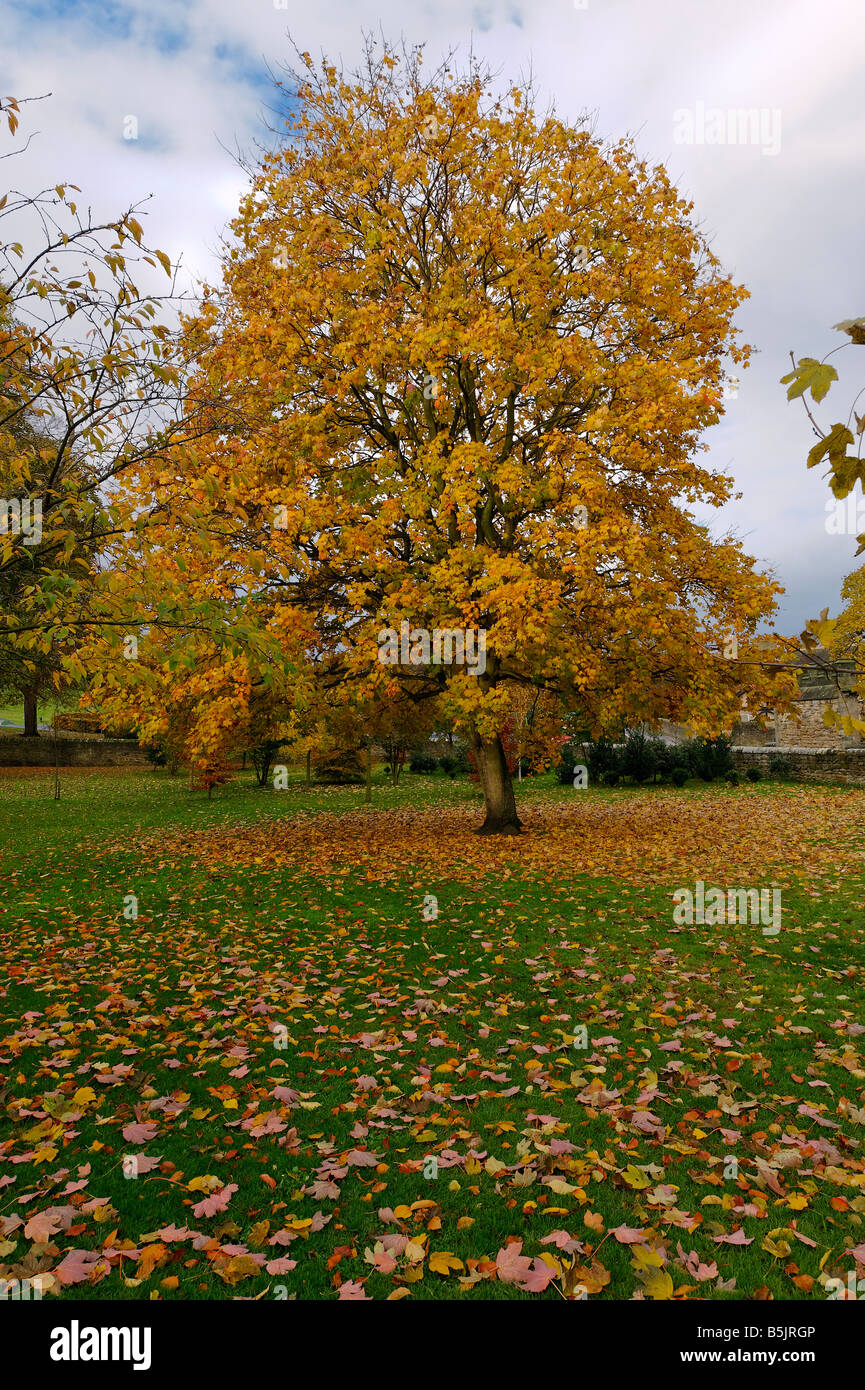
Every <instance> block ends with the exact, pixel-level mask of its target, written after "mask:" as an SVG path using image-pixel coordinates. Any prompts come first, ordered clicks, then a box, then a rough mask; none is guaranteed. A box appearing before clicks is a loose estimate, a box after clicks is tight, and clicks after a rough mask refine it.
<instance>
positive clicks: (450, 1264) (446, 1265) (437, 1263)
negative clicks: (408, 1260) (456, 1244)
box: [429, 1250, 465, 1274]
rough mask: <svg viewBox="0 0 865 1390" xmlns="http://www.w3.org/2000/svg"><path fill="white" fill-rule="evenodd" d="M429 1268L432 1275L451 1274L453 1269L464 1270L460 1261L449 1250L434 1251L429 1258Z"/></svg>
mask: <svg viewBox="0 0 865 1390" xmlns="http://www.w3.org/2000/svg"><path fill="white" fill-rule="evenodd" d="M429 1267H430V1269H431V1270H432V1272H433V1274H451V1273H453V1271H454V1270H455V1269H465V1265H464V1264H463V1262H462V1260H459V1259H457V1257H456V1255H453V1254H451V1252H450V1250H436V1251H435V1252H434V1253H433V1254H432V1255H430V1257H429Z"/></svg>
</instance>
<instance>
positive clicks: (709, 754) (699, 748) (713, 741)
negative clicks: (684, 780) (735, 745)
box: [683, 734, 733, 782]
mask: <svg viewBox="0 0 865 1390" xmlns="http://www.w3.org/2000/svg"><path fill="white" fill-rule="evenodd" d="M683 747H684V749H685V750H686V752H687V758H688V765H689V767H690V769H691V772H692V773H693V774H694V776H695V777H701V778H702V780H703V781H704V782H714V780H715V778H716V777H723V776H725V774H726V773H728V772H729V771H730V769H731V768H732V766H733V755H732V753H731V751H730V748H731V744H730V740H729V738H727V736H726V735H725V734H721V736H720V737H719V738H693V739H691V740H690V741H689V742H688V743H686V744H684V745H683Z"/></svg>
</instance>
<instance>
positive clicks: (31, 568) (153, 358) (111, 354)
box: [0, 99, 213, 679]
mask: <svg viewBox="0 0 865 1390" xmlns="http://www.w3.org/2000/svg"><path fill="white" fill-rule="evenodd" d="M0 116H2V117H3V118H5V122H4V123H5V126H6V129H7V134H8V136H9V137H10V144H11V145H12V148H11V149H10V150H9V152H8V153H7V154H5V155H2V156H0V158H2V159H4V160H6V159H9V158H13V157H14V155H15V154H16V153H18V152H19V151H18V149H17V148H16V146H15V137H16V130H17V126H18V119H19V104H18V103H17V102H16V101H14V100H12V99H3V100H2V101H0ZM5 167H7V168H11V167H14V165H11V166H10V165H7V166H5ZM77 193H78V190H77V189H75V188H74V187H72V186H71V185H70V186H66V185H62V184H58V185H57V186H56V187H55V188H53V189H46V190H43V191H41V192H39V193H36V194H30V193H22V192H19V191H17V190H15V189H11V190H10V191H8V192H7V193H6V194H4V195H3V196H2V197H0V486H2V489H3V491H2V505H0V513H2V515H0V600H2V604H0V645H2V646H3V647H4V649H5V650H6V653H7V659H8V661H12V659H13V658H12V656H10V654H9V653H10V648H14V659H15V660H18V661H19V662H20V661H26V660H31V661H34V662H35V663H36V664H37V665H38V664H40V662H41V658H42V657H44V658H46V659H48V660H49V664H50V660H52V659H53V656H52V654H54V655H56V653H57V651H58V644H61V646H62V648H63V651H64V662H65V664H66V667H67V670H68V672H69V674H70V676H71V677H72V678H73V679H80V678H81V677H82V676H83V674H84V671H83V668H82V666H81V663H80V660H79V658H78V655H77V651H76V644H74V643H68V642H67V639H68V638H69V637H70V634H72V633H78V632H81V633H84V632H85V631H86V630H87V629H88V628H89V627H90V626H91V625H92V624H93V623H95V622H99V623H101V624H103V625H105V624H116V625H118V626H120V627H126V626H128V624H129V623H130V621H132V620H133V619H135V618H137V619H138V620H139V621H141V620H142V619H143V618H146V617H147V616H148V615H147V613H146V597H145V596H143V594H142V592H141V588H140V586H139V592H138V595H137V596H133V595H132V594H131V593H127V592H126V591H125V590H124V589H123V587H122V586H120V587H118V588H116V589H112V585H111V583H110V581H109V578H108V576H106V575H105V574H104V572H103V560H104V556H105V554H106V551H107V549H108V548H109V547H110V546H111V544H112V543H115V542H116V540H117V538H118V537H120V536H122V535H123V534H124V533H127V532H129V531H130V530H132V529H133V528H139V529H140V528H141V527H143V526H144V525H146V522H147V516H146V513H145V512H144V511H143V510H142V509H141V508H138V509H137V510H135V511H134V512H133V511H131V510H130V505H129V503H130V497H129V496H127V495H126V494H124V495H123V496H122V497H121V493H120V489H119V487H118V482H119V479H120V478H121V477H122V475H123V474H124V473H125V472H126V471H127V470H129V469H131V468H134V467H136V466H138V465H139V464H140V463H141V460H142V459H143V458H145V457H147V458H149V459H150V460H151V461H152V462H153V463H154V466H157V467H159V468H165V467H166V464H167V460H168V458H169V457H170V454H171V451H172V449H173V447H174V446H175V445H177V444H180V443H182V442H183V441H185V440H188V439H189V438H191V437H195V436H196V435H197V433H198V432H199V431H200V430H206V429H209V428H211V427H212V424H213V422H212V419H211V418H210V417H207V418H205V416H206V412H202V411H198V412H196V411H195V410H194V409H193V408H192V405H191V403H188V402H185V401H184V395H183V372H182V370H181V368H182V363H181V362H180V361H179V359H178V358H177V356H176V352H175V349H176V343H177V335H176V312H175V311H176V296H175V295H174V282H173V272H172V267H171V265H170V262H169V260H168V257H167V256H166V255H165V253H164V252H162V251H158V250H151V249H149V248H148V246H147V244H146V242H145V240H144V234H143V230H142V226H141V223H140V222H139V221H138V218H137V216H136V213H137V212H139V211H140V210H139V209H138V208H136V207H132V208H130V209H128V210H127V211H126V212H124V213H122V214H121V215H120V216H119V217H117V218H115V219H112V220H109V221H105V222H98V221H97V220H95V219H94V218H93V217H92V216H91V215H90V212H89V211H87V212H84V211H83V210H82V209H81V208H80V207H79V205H78V203H77V202H76V198H75V195H77ZM159 265H161V266H162V268H163V269H164V271H165V272H166V274H168V276H169V278H170V279H171V281H172V284H171V289H170V292H169V295H168V296H157V295H155V294H148V293H145V292H143V291H142V290H141V289H139V287H138V285H137V283H136V280H137V279H138V278H139V276H142V275H143V276H149V275H150V270H149V269H148V267H150V268H156V267H158V266H159ZM171 319H174V320H175V325H174V328H173V329H172V326H171ZM36 509H38V512H39V528H40V539H39V543H38V547H36V548H34V547H32V546H31V545H30V544H29V543H28V538H27V537H26V536H25V535H24V533H23V530H22V527H21V525H20V524H19V523H20V517H21V515H22V513H27V514H32V512H33V511H34V510H36ZM97 577H98V578H99V581H100V582H98V583H97V582H94V581H95V579H96V578H97ZM121 596H123V597H127V598H128V599H129V600H130V602H129V604H128V607H127V609H126V611H121V608H120V599H121ZM149 616H150V619H151V621H167V620H168V617H169V615H168V613H167V612H164V613H162V614H159V613H155V612H153V613H151V614H150V615H149ZM64 644H65V645H64ZM37 653H41V657H40V658H38V659H37V656H36V655H35V654H37ZM42 664H44V662H42Z"/></svg>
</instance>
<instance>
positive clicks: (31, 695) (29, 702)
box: [24, 686, 39, 738]
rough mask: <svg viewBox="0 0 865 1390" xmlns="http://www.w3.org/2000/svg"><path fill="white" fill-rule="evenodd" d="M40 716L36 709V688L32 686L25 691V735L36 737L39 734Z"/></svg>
mask: <svg viewBox="0 0 865 1390" xmlns="http://www.w3.org/2000/svg"><path fill="white" fill-rule="evenodd" d="M38 721H39V716H38V713H37V710H36V690H35V687H34V686H30V688H29V689H28V690H25V691H24V737H25V738H36V737H37V736H38V734H39V729H38V728H37V724H38Z"/></svg>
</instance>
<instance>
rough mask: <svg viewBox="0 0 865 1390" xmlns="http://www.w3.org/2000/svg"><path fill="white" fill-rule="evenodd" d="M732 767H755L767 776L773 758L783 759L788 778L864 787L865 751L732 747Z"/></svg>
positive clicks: (741, 769) (825, 747)
mask: <svg viewBox="0 0 865 1390" xmlns="http://www.w3.org/2000/svg"><path fill="white" fill-rule="evenodd" d="M732 753H733V766H734V767H736V768H737V769H738V771H739V772H747V770H748V768H749V767H758V768H759V769H760V771H761V772H762V774H763V776H764V777H766V776H768V775H769V764H770V762H771V761H772V759H773V758H775V757H782V758H784V759H785V760H786V761H787V762H788V763H789V765H790V772H791V775H792V776H793V777H794V778H795V779H796V780H797V781H802V782H848V783H856V784H859V783H861V784H865V748H829V747H827V746H826V745H825V744H824V746H823V747H821V748H815V747H808V746H802V745H799V746H795V747H788V746H782V745H780V744H779V745H778V746H777V747H776V746H775V745H772V746H771V747H768V748H754V747H749V746H747V745H744V744H741V743H740V744H734V745H733V749H732Z"/></svg>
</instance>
